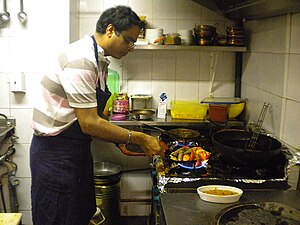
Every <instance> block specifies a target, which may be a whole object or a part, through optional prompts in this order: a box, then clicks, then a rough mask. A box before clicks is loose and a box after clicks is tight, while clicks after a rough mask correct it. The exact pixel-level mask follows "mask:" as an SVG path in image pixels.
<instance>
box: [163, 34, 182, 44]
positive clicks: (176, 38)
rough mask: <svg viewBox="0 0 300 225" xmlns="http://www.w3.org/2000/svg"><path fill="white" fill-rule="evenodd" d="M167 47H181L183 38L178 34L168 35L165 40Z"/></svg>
mask: <svg viewBox="0 0 300 225" xmlns="http://www.w3.org/2000/svg"><path fill="white" fill-rule="evenodd" d="M164 43H165V45H180V44H181V38H180V34H178V33H168V34H167V35H166V36H165V38H164Z"/></svg>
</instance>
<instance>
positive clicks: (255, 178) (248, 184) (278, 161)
mask: <svg viewBox="0 0 300 225" xmlns="http://www.w3.org/2000/svg"><path fill="white" fill-rule="evenodd" d="M288 164H289V160H288V157H287V155H286V154H285V153H284V152H282V153H280V154H279V155H278V156H277V157H276V158H274V159H272V160H271V161H270V162H269V163H268V164H266V165H264V166H263V167H259V168H250V167H238V166H232V165H228V164H225V163H223V162H222V161H220V160H219V159H217V158H214V157H213V156H212V158H211V159H209V161H208V162H207V165H206V166H203V167H200V168H198V169H194V168H192V169H187V168H183V167H182V166H180V165H174V164H169V165H167V167H168V166H170V168H168V169H167V172H165V173H163V174H162V173H158V179H157V185H158V187H159V189H160V190H161V191H168V192H181V191H187V192H189V191H190V190H191V189H192V190H194V191H196V188H197V187H199V186H202V185H209V184H222V185H231V186H236V187H239V188H243V189H282V190H287V189H288V188H289V185H288V182H287V178H288V176H287V172H288V171H287V170H288V169H287V168H288Z"/></svg>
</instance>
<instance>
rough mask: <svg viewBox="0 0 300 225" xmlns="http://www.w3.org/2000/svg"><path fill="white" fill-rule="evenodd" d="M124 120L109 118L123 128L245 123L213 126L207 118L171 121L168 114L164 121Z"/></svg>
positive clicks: (242, 124)
mask: <svg viewBox="0 0 300 225" xmlns="http://www.w3.org/2000/svg"><path fill="white" fill-rule="evenodd" d="M126 118H127V119H126V120H120V121H118V120H111V118H110V117H109V121H110V122H112V123H114V124H116V125H119V126H123V127H128V126H140V125H142V124H148V125H151V126H176V127H179V126H181V127H182V126H184V127H197V128H205V127H209V126H225V125H226V126H229V127H242V126H245V124H246V122H245V121H239V120H237V119H231V120H229V121H228V122H227V124H215V123H212V122H210V121H209V119H208V118H205V119H204V120H187V119H173V118H172V117H171V115H170V113H169V112H168V115H167V117H166V118H165V119H158V118H157V117H153V118H152V119H151V120H133V119H129V118H128V117H126Z"/></svg>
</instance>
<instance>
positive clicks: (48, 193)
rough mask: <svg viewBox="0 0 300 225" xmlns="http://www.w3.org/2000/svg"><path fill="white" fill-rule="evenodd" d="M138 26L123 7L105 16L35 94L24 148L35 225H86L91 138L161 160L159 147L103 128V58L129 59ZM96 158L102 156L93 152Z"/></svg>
mask: <svg viewBox="0 0 300 225" xmlns="http://www.w3.org/2000/svg"><path fill="white" fill-rule="evenodd" d="M141 26H142V23H141V21H140V19H139V17H138V16H137V14H136V13H135V12H134V11H132V9H131V8H129V7H127V6H116V7H113V8H109V9H107V10H105V11H104V12H103V13H102V14H101V16H100V18H99V19H98V21H97V25H96V32H95V33H94V35H92V36H88V35H87V36H85V37H83V38H82V39H80V40H78V41H76V42H74V43H71V44H69V45H68V46H67V47H66V48H65V49H63V51H62V52H61V53H60V54H59V55H58V56H57V59H56V60H55V63H54V64H53V65H51V66H52V71H50V72H49V73H47V74H46V75H45V76H44V77H43V78H42V81H41V85H40V87H39V93H37V94H36V101H35V103H36V104H35V107H34V110H33V121H32V128H33V131H34V135H33V138H32V142H31V146H30V168H31V176H32V186H31V200H32V220H33V224H34V225H85V224H88V223H89V220H90V219H91V217H92V216H93V214H94V213H95V211H96V201H95V191H94V179H93V159H92V155H91V151H90V143H91V140H92V137H94V138H97V139H100V140H102V141H107V142H113V143H125V144H129V143H130V144H137V145H139V146H140V147H141V148H142V149H143V151H144V152H145V153H146V155H148V156H150V157H151V156H154V155H159V154H162V148H161V146H160V144H159V142H158V140H157V139H156V138H154V137H152V136H149V135H146V134H144V133H140V132H136V131H131V130H127V129H124V128H122V127H119V126H117V125H114V124H112V123H110V122H109V121H107V120H105V119H104V118H103V116H102V112H103V110H104V107H105V105H106V101H107V100H108V98H109V97H110V95H111V93H110V92H109V90H108V88H107V85H106V80H107V74H108V65H109V63H110V61H109V59H108V58H107V57H108V56H112V57H114V58H117V59H120V58H122V57H123V56H126V55H127V54H128V53H129V52H131V51H133V49H134V46H135V44H134V43H135V42H136V40H137V37H138V35H139V33H140V29H141ZM99 151H101V149H99Z"/></svg>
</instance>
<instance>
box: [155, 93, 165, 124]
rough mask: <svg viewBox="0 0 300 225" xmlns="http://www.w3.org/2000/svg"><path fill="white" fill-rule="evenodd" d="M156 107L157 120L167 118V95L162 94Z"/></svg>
mask: <svg viewBox="0 0 300 225" xmlns="http://www.w3.org/2000/svg"><path fill="white" fill-rule="evenodd" d="M159 98H160V100H159V103H158V107H157V118H158V119H165V118H166V116H167V94H166V93H162V94H161V95H160V96H159Z"/></svg>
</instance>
